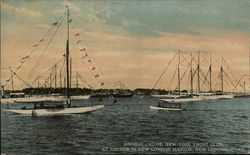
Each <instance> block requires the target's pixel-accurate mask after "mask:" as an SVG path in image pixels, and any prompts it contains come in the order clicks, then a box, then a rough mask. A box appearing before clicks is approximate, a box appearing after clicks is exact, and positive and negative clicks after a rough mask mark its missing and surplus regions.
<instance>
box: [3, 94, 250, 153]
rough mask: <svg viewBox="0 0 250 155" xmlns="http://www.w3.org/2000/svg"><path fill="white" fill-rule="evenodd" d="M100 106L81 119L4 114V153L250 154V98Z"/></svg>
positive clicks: (133, 100)
mask: <svg viewBox="0 0 250 155" xmlns="http://www.w3.org/2000/svg"><path fill="white" fill-rule="evenodd" d="M88 102H89V101H84V100H75V101H73V104H74V105H76V106H81V105H84V106H85V105H86V106H87V105H89V104H90V103H88ZM90 102H91V103H92V104H93V103H98V102H97V100H91V101H90ZM100 103H101V104H105V105H106V106H105V108H104V109H102V110H99V111H95V112H93V113H90V114H81V115H67V116H56V117H55V116H54V117H48V116H47V117H46V116H45V117H33V118H32V117H30V116H21V115H15V114H10V113H7V112H4V111H1V153H6V154H7V155H8V154H111V153H113V154H121V153H123V154H129V153H131V154H134V153H137V154H139V153H141V154H145V153H148V154H154V153H155V154H159V153H163V154H166V153H192V152H194V153H249V148H250V130H249V129H250V127H249V122H250V121H249V117H250V103H249V99H230V100H216V101H215V100H208V101H201V102H196V103H186V104H183V107H184V108H187V109H189V110H188V111H154V110H150V109H149V106H150V105H156V104H157V99H156V98H136V97H135V98H120V99H118V102H117V103H115V104H112V100H109V99H104V101H103V102H100ZM10 107H13V108H20V105H10ZM1 108H2V109H3V108H6V104H2V105H1Z"/></svg>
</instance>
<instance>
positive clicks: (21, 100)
mask: <svg viewBox="0 0 250 155" xmlns="http://www.w3.org/2000/svg"><path fill="white" fill-rule="evenodd" d="M63 99H64V97H63V96H60V97H40V96H34V97H24V98H4V99H1V103H14V102H16V103H29V102H39V101H56V100H63Z"/></svg>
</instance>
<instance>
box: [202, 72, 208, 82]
mask: <svg viewBox="0 0 250 155" xmlns="http://www.w3.org/2000/svg"><path fill="white" fill-rule="evenodd" d="M201 72H202V74H203V71H202V70H201ZM208 73H209V70H208V71H207V74H206V76H205V77H204V80H203V82H202V85H204V84H205V82H208V79H207V77H208ZM203 75H204V74H203ZM208 84H209V82H208Z"/></svg>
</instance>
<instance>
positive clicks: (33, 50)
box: [21, 13, 65, 66]
mask: <svg viewBox="0 0 250 155" xmlns="http://www.w3.org/2000/svg"><path fill="white" fill-rule="evenodd" d="M64 14H65V13H64ZM63 16H64V15H62V16H61V17H59V18H58V20H57V21H60V20H61V18H62V17H63ZM53 28H54V26H51V27H50V29H49V30H48V31H47V32H46V34H45V35H44V36H43V37H42V40H44V39H45V38H46V37H47V36H48V34H49V32H50V31H51V30H52V29H53ZM39 44H40V43H39ZM37 48H38V46H36V47H34V48H33V49H32V50H31V51H30V53H29V54H28V56H31V54H32V53H33V52H35V50H36V49H37ZM25 62H26V61H24V62H23V63H22V64H21V66H22V65H23V64H24V63H25Z"/></svg>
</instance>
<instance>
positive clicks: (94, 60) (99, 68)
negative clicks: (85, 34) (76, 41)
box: [73, 25, 104, 74]
mask: <svg viewBox="0 0 250 155" xmlns="http://www.w3.org/2000/svg"><path fill="white" fill-rule="evenodd" d="M73 28H74V30H75V32H76V33H78V31H77V30H76V26H75V25H73ZM84 42H86V41H84ZM81 44H82V46H83V47H85V46H86V45H85V46H84V44H83V43H81ZM85 53H86V52H85ZM88 57H89V58H90V59H92V60H93V62H94V63H95V64H96V66H97V68H98V70H100V72H101V73H102V74H104V73H103V71H102V69H101V67H100V66H99V64H98V63H97V61H96V59H95V58H94V57H92V56H90V54H89V53H88Z"/></svg>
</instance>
